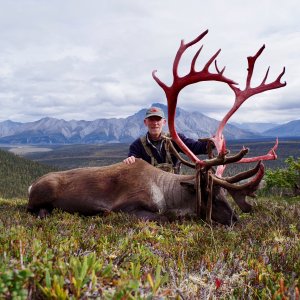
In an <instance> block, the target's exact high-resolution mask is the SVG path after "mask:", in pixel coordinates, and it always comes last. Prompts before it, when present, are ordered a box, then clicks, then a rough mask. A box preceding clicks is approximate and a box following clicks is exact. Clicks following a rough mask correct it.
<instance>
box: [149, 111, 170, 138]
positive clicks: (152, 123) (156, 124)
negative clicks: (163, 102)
mask: <svg viewBox="0 0 300 300" xmlns="http://www.w3.org/2000/svg"><path fill="white" fill-rule="evenodd" d="M144 124H145V126H147V127H148V131H149V133H150V135H151V136H152V137H159V136H160V134H161V132H162V128H163V126H164V125H165V124H166V119H163V118H161V117H157V116H153V117H149V118H146V119H145V120H144Z"/></svg>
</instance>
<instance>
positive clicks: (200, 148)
mask: <svg viewBox="0 0 300 300" xmlns="http://www.w3.org/2000/svg"><path fill="white" fill-rule="evenodd" d="M178 135H179V137H180V138H181V140H182V141H183V142H184V143H185V144H186V145H187V147H188V148H189V149H190V150H191V151H192V152H193V153H194V154H196V155H199V154H207V142H200V141H196V140H194V139H191V138H187V137H186V136H185V135H184V134H182V133H179V134H178ZM177 147H178V146H177ZM179 151H181V150H180V149H179ZM181 152H182V151H181Z"/></svg>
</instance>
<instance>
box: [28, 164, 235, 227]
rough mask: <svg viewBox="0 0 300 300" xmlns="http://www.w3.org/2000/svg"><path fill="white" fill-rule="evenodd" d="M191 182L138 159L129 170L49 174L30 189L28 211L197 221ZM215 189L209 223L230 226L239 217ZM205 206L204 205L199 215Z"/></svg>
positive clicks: (125, 167)
mask: <svg viewBox="0 0 300 300" xmlns="http://www.w3.org/2000/svg"><path fill="white" fill-rule="evenodd" d="M194 181H195V176H194V175H176V174H170V173H167V172H165V171H162V170H159V169H157V168H154V167H153V166H151V165H150V164H148V163H147V162H145V161H143V160H140V159H138V160H137V161H136V162H135V163H134V164H132V165H126V164H124V163H118V164H114V165H111V166H107V167H91V168H78V169H73V170H68V171H62V172H52V173H48V174H46V175H44V176H42V177H41V178H39V179H37V180H36V181H35V182H34V183H33V184H32V185H31V187H30V188H29V203H28V211H29V212H32V213H35V214H37V215H39V216H40V217H44V216H45V215H47V214H49V213H50V212H51V211H52V209H54V208H58V209H62V210H64V211H67V212H70V213H76V212H77V213H80V214H83V215H97V214H103V213H107V212H112V211H114V212H126V213H129V214H134V215H135V216H137V217H138V218H142V219H145V220H153V221H166V220H168V219H169V217H179V216H195V215H196V192H195V187H194V186H195V184H194ZM214 189H215V191H214V193H213V194H214V197H213V199H212V219H213V220H214V221H216V222H218V223H221V224H224V225H230V224H232V223H233V222H235V221H236V220H237V217H236V215H235V214H234V212H233V210H232V209H231V207H230V205H229V204H228V202H227V199H226V197H225V193H224V191H223V189H222V188H220V187H218V186H215V187H214ZM205 192H206V191H205V188H203V189H202V193H203V195H202V196H203V197H202V198H203V199H206V198H207V196H205ZM205 205H206V203H205V201H203V203H202V207H201V209H202V213H204V211H205ZM203 216H205V214H203Z"/></svg>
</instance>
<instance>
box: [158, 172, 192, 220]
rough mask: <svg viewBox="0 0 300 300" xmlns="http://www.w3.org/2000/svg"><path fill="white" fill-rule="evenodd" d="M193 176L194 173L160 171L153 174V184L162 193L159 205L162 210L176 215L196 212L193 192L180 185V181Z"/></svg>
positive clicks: (190, 178) (187, 179)
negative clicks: (176, 173)
mask: <svg viewBox="0 0 300 300" xmlns="http://www.w3.org/2000/svg"><path fill="white" fill-rule="evenodd" d="M194 178H195V176H194V175H175V174H170V173H167V172H160V173H159V174H158V176H155V185H156V186H158V187H159V188H160V191H161V194H162V195H164V197H163V198H162V199H161V200H160V201H163V203H161V205H160V206H161V209H162V210H163V211H164V212H172V213H175V214H176V215H179V214H180V215H186V214H191V215H194V214H195V213H196V210H195V209H196V205H195V199H196V197H195V193H193V192H192V191H191V190H189V189H187V188H185V187H183V186H182V185H181V182H183V181H190V180H193V179H194Z"/></svg>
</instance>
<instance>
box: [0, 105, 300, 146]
mask: <svg viewBox="0 0 300 300" xmlns="http://www.w3.org/2000/svg"><path fill="white" fill-rule="evenodd" d="M152 106H157V107H160V108H161V109H162V110H163V111H164V113H165V115H166V117H167V113H168V112H167V106H166V105H164V104H161V103H153V104H152ZM146 110H147V108H143V109H141V110H139V111H138V112H136V113H135V114H133V115H131V116H128V117H127V118H110V119H96V120H93V121H86V120H78V121H77V120H70V121H66V120H64V119H56V118H51V117H45V118H42V119H40V120H37V121H33V122H27V123H20V122H14V121H10V120H6V121H3V122H0V143H1V144H98V143H130V142H132V141H134V140H135V139H137V138H138V137H140V136H141V135H143V134H145V133H146V127H145V126H144V122H143V120H144V116H145V113H146ZM175 122H176V129H177V131H178V132H181V133H183V134H185V135H186V136H188V137H190V138H194V139H198V138H205V137H210V136H212V135H213V134H214V133H215V132H216V129H217V127H218V125H219V123H220V122H219V121H217V120H215V119H213V118H210V117H207V116H205V115H204V114H202V113H199V112H187V111H185V110H184V109H182V108H180V107H178V108H177V110H176V120H175ZM292 122H296V123H293V126H294V128H296V129H297V128H298V126H295V124H298V123H297V122H299V131H298V132H297V131H296V132H295V130H294V131H293V134H294V135H296V136H300V120H298V121H292ZM287 124H288V123H287ZM287 124H284V125H285V131H284V132H287V131H288V125H287ZM276 125H277V124H274V127H273V128H272V127H271V129H268V130H267V131H266V133H267V134H265V132H257V131H251V130H246V129H244V128H245V126H244V127H243V126H242V124H241V126H239V125H238V124H237V123H234V124H227V125H226V126H225V128H224V136H225V138H226V139H228V140H230V139H253V138H259V137H263V136H267V137H272V136H280V135H276V134H275V133H276V132H279V133H280V128H281V127H282V126H277V127H276ZM247 126H248V127H246V128H249V125H247ZM274 128H278V129H277V131H275V132H274V131H272V130H273V129H274ZM164 129H165V131H167V130H168V128H167V126H166V127H165V128H164Z"/></svg>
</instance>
